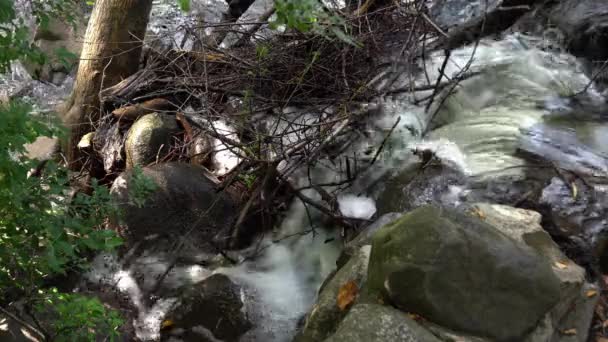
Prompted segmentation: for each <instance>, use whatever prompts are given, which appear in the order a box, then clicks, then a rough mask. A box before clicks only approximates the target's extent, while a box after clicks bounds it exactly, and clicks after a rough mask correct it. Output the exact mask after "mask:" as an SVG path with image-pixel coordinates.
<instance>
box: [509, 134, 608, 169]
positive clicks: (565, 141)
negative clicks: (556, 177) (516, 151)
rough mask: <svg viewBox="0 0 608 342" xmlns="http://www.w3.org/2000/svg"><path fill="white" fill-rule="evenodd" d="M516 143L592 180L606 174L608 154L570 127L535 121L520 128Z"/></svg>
mask: <svg viewBox="0 0 608 342" xmlns="http://www.w3.org/2000/svg"><path fill="white" fill-rule="evenodd" d="M519 147H520V148H521V149H522V150H524V151H526V152H528V153H532V154H534V155H537V156H539V157H542V158H543V159H545V160H548V161H550V162H551V163H553V164H555V165H556V166H558V167H559V168H561V169H564V170H567V171H572V172H574V173H576V174H577V175H579V176H581V177H584V178H585V179H588V180H591V181H593V180H594V179H596V178H597V179H599V180H600V181H601V180H603V179H605V177H606V174H608V158H606V157H605V156H604V155H602V154H601V153H598V151H595V150H594V149H593V148H591V147H589V146H587V145H585V144H583V143H582V142H581V141H580V139H579V138H578V137H577V136H576V134H575V133H574V132H573V131H572V130H570V129H560V128H555V127H551V126H549V125H546V124H536V125H534V126H532V127H529V128H526V129H522V130H521V136H520V138H519Z"/></svg>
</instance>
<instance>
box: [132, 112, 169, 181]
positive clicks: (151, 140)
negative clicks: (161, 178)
mask: <svg viewBox="0 0 608 342" xmlns="http://www.w3.org/2000/svg"><path fill="white" fill-rule="evenodd" d="M177 131H178V127H177V122H176V121H175V116H172V115H167V114H161V113H152V114H147V115H144V116H142V117H140V118H139V119H138V120H137V121H135V123H134V124H133V126H131V129H130V130H129V133H128V134H127V139H126V141H125V152H126V155H127V169H131V168H133V167H135V166H146V165H148V164H150V163H152V162H154V161H155V160H156V158H157V157H159V158H162V157H164V156H165V155H166V154H167V152H168V151H169V147H170V146H171V140H172V136H173V134H175V133H177Z"/></svg>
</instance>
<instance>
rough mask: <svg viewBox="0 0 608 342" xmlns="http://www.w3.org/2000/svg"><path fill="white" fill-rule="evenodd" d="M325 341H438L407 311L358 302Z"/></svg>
mask: <svg viewBox="0 0 608 342" xmlns="http://www.w3.org/2000/svg"><path fill="white" fill-rule="evenodd" d="M325 341H326V342H353V341H362V342H363V341H365V342H439V339H437V338H436V337H435V336H433V335H432V334H431V333H430V332H428V331H427V330H426V329H424V328H423V327H421V326H420V325H418V323H416V322H415V321H414V320H412V319H411V318H409V317H408V316H407V315H406V314H405V313H403V312H401V311H399V310H395V309H393V308H391V307H388V306H382V305H377V304H358V305H355V307H353V308H352V310H351V311H350V312H349V314H348V315H347V316H346V318H345V319H344V321H343V322H342V324H341V325H340V327H339V328H338V331H337V332H336V333H335V334H334V335H333V336H331V337H330V338H328V339H326V340H325Z"/></svg>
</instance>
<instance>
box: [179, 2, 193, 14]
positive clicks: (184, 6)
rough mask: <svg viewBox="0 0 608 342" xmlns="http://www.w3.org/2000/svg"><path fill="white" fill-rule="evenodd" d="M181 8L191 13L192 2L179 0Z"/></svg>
mask: <svg viewBox="0 0 608 342" xmlns="http://www.w3.org/2000/svg"><path fill="white" fill-rule="evenodd" d="M177 2H178V3H179V8H180V9H181V10H182V11H184V12H190V0H177Z"/></svg>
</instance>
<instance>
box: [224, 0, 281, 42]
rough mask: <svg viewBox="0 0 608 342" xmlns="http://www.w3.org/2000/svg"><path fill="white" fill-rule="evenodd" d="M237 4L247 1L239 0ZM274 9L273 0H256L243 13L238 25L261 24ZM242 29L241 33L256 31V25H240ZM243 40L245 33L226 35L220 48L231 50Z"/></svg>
mask: <svg viewBox="0 0 608 342" xmlns="http://www.w3.org/2000/svg"><path fill="white" fill-rule="evenodd" d="M236 2H238V3H239V4H240V3H245V2H246V1H243V0H237V1H236ZM247 2H248V1H247ZM231 3H232V2H231ZM237 7H239V6H237ZM273 7H274V1H272V0H256V1H254V2H253V3H252V4H251V5H250V6H249V7H248V9H247V11H245V12H244V13H242V15H240V17H239V20H238V21H237V23H248V22H252V23H255V22H260V21H267V20H268V18H267V17H266V18H264V16H265V15H266V14H268V13H269V11H270V10H271V9H272V8H273ZM240 27H241V28H240V30H239V31H241V32H247V31H249V30H252V29H255V25H253V24H252V25H240ZM243 38H244V34H243V33H235V32H231V33H229V34H228V35H226V37H225V38H224V40H222V43H221V44H220V47H222V48H224V49H226V48H230V47H232V46H234V45H236V44H237V43H238V42H239V41H240V40H241V39H243Z"/></svg>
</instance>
